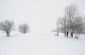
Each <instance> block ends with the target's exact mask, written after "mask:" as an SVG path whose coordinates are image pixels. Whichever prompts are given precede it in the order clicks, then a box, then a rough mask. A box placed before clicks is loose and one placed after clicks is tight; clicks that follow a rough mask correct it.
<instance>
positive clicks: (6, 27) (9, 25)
mask: <svg viewBox="0 0 85 55" xmlns="http://www.w3.org/2000/svg"><path fill="white" fill-rule="evenodd" d="M13 28H14V22H13V21H10V20H5V21H3V22H1V23H0V30H2V31H5V32H6V34H7V36H10V32H11V31H12V29H13Z"/></svg>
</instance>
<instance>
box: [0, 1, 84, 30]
mask: <svg viewBox="0 0 85 55" xmlns="http://www.w3.org/2000/svg"><path fill="white" fill-rule="evenodd" d="M71 3H74V4H76V5H77V6H78V7H79V8H81V9H80V10H81V13H82V14H85V8H84V5H85V4H84V3H85V0H0V20H4V19H11V20H14V21H15V24H20V23H28V24H29V26H30V29H31V32H51V31H52V30H53V29H55V28H56V20H57V18H58V17H60V16H63V12H64V8H65V7H66V6H68V5H70V4H71Z"/></svg>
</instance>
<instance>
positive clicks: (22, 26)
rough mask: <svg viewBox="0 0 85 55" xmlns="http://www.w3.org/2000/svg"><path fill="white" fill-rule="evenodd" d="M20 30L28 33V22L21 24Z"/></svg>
mask: <svg viewBox="0 0 85 55" xmlns="http://www.w3.org/2000/svg"><path fill="white" fill-rule="evenodd" d="M19 31H20V32H22V33H27V32H28V31H29V26H28V25H27V24H22V25H19Z"/></svg>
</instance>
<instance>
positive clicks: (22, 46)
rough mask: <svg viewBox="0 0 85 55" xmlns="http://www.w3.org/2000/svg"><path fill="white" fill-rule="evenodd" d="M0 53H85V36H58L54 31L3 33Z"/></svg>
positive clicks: (4, 54)
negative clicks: (77, 37) (9, 34)
mask: <svg viewBox="0 0 85 55" xmlns="http://www.w3.org/2000/svg"><path fill="white" fill-rule="evenodd" d="M0 55H85V38H84V35H81V36H80V38H79V39H75V38H66V37H63V35H62V34H60V36H59V37H57V36H55V34H53V33H48V34H47V33H30V34H28V33H27V34H20V33H18V34H13V35H11V37H6V36H3V35H2V34H1V35H0Z"/></svg>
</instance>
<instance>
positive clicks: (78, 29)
mask: <svg viewBox="0 0 85 55" xmlns="http://www.w3.org/2000/svg"><path fill="white" fill-rule="evenodd" d="M82 19H83V17H82V16H81V15H80V14H79V12H78V8H77V6H76V5H73V4H71V5H69V6H67V7H66V8H65V13H64V16H63V17H62V18H59V19H58V20H57V21H59V22H57V23H58V24H60V27H61V31H62V32H63V33H64V34H65V36H66V37H68V35H69V34H70V36H71V37H74V34H76V35H80V34H81V33H83V32H84V22H83V20H82ZM57 28H58V26H57ZM57 30H58V29H57ZM57 32H58V31H57ZM57 34H58V33H57ZM75 37H76V38H77V39H78V37H79V36H75Z"/></svg>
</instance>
